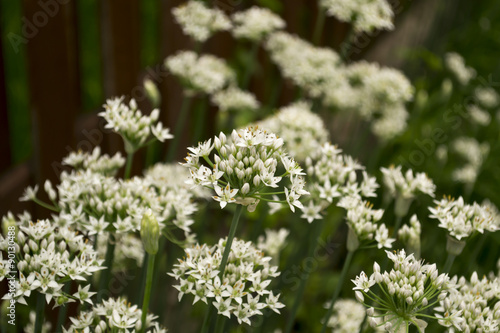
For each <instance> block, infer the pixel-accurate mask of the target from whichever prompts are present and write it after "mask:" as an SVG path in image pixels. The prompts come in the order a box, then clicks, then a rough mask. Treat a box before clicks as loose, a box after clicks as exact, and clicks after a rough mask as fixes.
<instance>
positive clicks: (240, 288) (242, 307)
mask: <svg viewBox="0 0 500 333" xmlns="http://www.w3.org/2000/svg"><path fill="white" fill-rule="evenodd" d="M225 244H226V239H220V240H219V242H218V243H217V244H216V245H214V246H212V247H209V246H207V245H206V244H203V245H201V246H200V245H196V246H194V247H192V248H187V249H185V252H186V257H185V258H184V259H182V260H181V259H179V263H178V264H176V265H174V269H173V272H172V273H169V275H171V276H173V277H174V278H175V279H176V280H179V281H180V284H179V285H176V286H174V287H175V288H176V289H177V290H179V301H180V300H181V298H182V296H183V295H185V294H192V295H194V302H193V304H194V303H196V302H197V301H199V300H201V301H203V302H205V303H207V304H208V302H211V303H212V304H213V305H214V306H215V307H216V308H217V311H218V313H219V314H221V315H223V316H226V317H228V318H230V317H231V315H234V316H235V317H236V319H237V320H238V323H240V324H241V323H242V322H244V323H247V324H249V325H250V317H252V316H254V315H262V311H261V310H262V309H264V308H269V309H271V310H273V311H275V312H277V313H279V309H280V308H282V307H284V305H283V304H281V303H280V302H279V301H278V298H279V295H277V296H274V295H273V292H272V291H270V290H269V289H268V288H267V287H268V286H269V284H270V283H271V278H273V277H276V276H278V275H279V274H280V273H279V272H277V270H278V267H276V266H270V265H269V261H270V260H271V257H264V255H263V253H262V252H261V251H259V250H257V249H256V248H255V247H254V246H253V245H252V243H251V242H245V241H242V240H238V239H236V238H235V239H234V241H233V243H232V246H231V251H230V253H229V259H228V262H227V266H226V268H225V270H224V275H223V276H222V278H220V277H219V270H218V268H219V266H220V264H221V260H222V253H223V251H224V247H225Z"/></svg>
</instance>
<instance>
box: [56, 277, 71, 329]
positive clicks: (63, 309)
mask: <svg viewBox="0 0 500 333" xmlns="http://www.w3.org/2000/svg"><path fill="white" fill-rule="evenodd" d="M70 290H71V282H66V284H65V285H64V287H63V292H64V293H65V294H69V292H70ZM67 313H68V304H64V305H62V306H60V307H59V313H58V315H57V325H56V328H57V332H62V330H63V327H64V324H65V323H66V319H67V316H66V314H67Z"/></svg>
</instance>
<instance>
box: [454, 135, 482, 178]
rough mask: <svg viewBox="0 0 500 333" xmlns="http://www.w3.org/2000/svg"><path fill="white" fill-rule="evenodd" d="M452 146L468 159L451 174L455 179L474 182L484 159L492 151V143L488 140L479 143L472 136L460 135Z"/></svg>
mask: <svg viewBox="0 0 500 333" xmlns="http://www.w3.org/2000/svg"><path fill="white" fill-rule="evenodd" d="M451 148H452V149H453V151H455V152H456V153H457V154H458V155H459V156H460V157H462V158H463V159H465V160H466V161H467V163H464V164H463V165H462V166H461V167H459V168H457V169H455V170H453V173H452V175H451V176H452V178H453V180H455V181H458V182H461V183H465V184H474V183H475V182H476V179H477V177H478V175H479V172H480V170H481V167H482V166H483V163H484V160H485V159H486V158H487V156H488V154H489V152H490V145H489V144H488V143H487V142H483V143H479V142H478V141H477V140H476V139H474V138H471V137H459V138H457V139H455V140H454V141H453V142H452V146H451Z"/></svg>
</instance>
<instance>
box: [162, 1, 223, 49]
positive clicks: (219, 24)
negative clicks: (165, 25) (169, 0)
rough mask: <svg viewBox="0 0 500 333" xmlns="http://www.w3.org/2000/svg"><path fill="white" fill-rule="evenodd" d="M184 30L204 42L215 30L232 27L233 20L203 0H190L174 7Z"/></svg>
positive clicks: (178, 21) (177, 19)
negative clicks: (208, 5) (209, 6)
mask: <svg viewBox="0 0 500 333" xmlns="http://www.w3.org/2000/svg"><path fill="white" fill-rule="evenodd" d="M172 14H173V15H174V18H175V20H176V21H177V23H178V24H179V25H180V26H181V27H182V32H184V34H186V35H188V36H190V37H191V38H193V39H194V40H195V41H197V42H204V41H206V40H207V39H208V38H210V37H211V36H212V35H213V34H214V33H215V32H217V31H223V30H229V29H231V26H232V25H231V21H230V20H229V18H228V17H227V16H226V15H225V14H224V12H223V11H221V10H220V9H217V8H208V7H207V6H206V5H205V4H204V3H203V2H202V1H195V0H190V1H188V2H186V3H184V4H182V5H180V6H178V7H175V8H173V9H172Z"/></svg>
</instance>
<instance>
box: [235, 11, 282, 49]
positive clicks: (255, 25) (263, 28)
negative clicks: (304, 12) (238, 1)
mask: <svg viewBox="0 0 500 333" xmlns="http://www.w3.org/2000/svg"><path fill="white" fill-rule="evenodd" d="M231 18H232V20H233V29H232V30H231V32H232V34H233V36H234V37H236V38H244V39H249V40H252V41H254V42H259V41H261V40H262V39H263V38H264V37H266V36H267V35H269V34H270V33H272V32H274V31H276V30H280V29H283V28H284V27H285V26H286V24H285V21H283V19H282V18H281V17H279V16H278V15H276V14H274V13H273V12H272V11H270V10H269V9H267V8H261V7H256V6H254V7H251V8H250V9H247V10H245V11H242V12H237V13H235V14H233V15H232V17H231Z"/></svg>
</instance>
